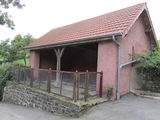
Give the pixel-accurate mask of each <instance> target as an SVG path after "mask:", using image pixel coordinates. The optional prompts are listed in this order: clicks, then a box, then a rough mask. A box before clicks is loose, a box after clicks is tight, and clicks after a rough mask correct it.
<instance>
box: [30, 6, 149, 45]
mask: <svg viewBox="0 0 160 120" xmlns="http://www.w3.org/2000/svg"><path fill="white" fill-rule="evenodd" d="M145 8H146V3H141V4H138V5H134V6H131V7H128V8H124V9H121V10H118V11H115V12H111V13H108V14H104V15H102V16H98V17H94V18H91V19H87V20H84V21H80V22H78V23H74V24H70V25H67V26H63V27H59V28H56V29H53V30H51V31H49V32H48V33H47V34H45V35H43V36H42V37H40V38H39V39H37V40H36V41H34V42H33V43H31V44H30V45H29V46H27V48H33V47H38V46H45V45H50V44H55V43H60V42H67V41H72V40H78V39H82V38H88V37H94V36H101V35H107V34H114V33H120V32H121V33H123V34H126V33H127V32H128V30H129V29H130V27H131V26H132V25H133V24H134V22H135V21H136V20H137V18H138V17H139V15H140V14H141V13H142V11H143V10H144V9H145Z"/></svg>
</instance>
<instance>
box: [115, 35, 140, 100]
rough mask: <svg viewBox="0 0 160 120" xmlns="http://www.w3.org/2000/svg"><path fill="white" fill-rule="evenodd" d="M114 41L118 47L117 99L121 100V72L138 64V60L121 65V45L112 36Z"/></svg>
mask: <svg viewBox="0 0 160 120" xmlns="http://www.w3.org/2000/svg"><path fill="white" fill-rule="evenodd" d="M112 40H113V42H114V43H115V44H116V46H117V53H118V55H117V66H118V67H117V86H116V99H117V100H119V99H120V89H121V70H122V68H123V67H125V66H127V65H130V64H133V63H135V62H137V60H132V61H129V62H126V63H124V64H121V46H120V43H119V42H117V40H116V37H115V35H113V36H112Z"/></svg>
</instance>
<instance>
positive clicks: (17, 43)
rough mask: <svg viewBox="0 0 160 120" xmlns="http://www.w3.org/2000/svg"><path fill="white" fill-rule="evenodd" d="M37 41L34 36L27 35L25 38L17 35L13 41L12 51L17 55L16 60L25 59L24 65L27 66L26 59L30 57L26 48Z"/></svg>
mask: <svg viewBox="0 0 160 120" xmlns="http://www.w3.org/2000/svg"><path fill="white" fill-rule="evenodd" d="M34 40H35V39H34V38H33V37H32V35H30V34H27V35H25V36H24V37H22V36H21V35H17V36H16V37H15V38H14V39H13V40H12V41H11V51H12V52H13V53H15V54H14V55H16V59H23V60H24V63H25V65H26V58H27V57H28V54H29V52H28V50H26V49H24V47H25V46H27V45H28V44H29V43H31V42H33V41H34Z"/></svg>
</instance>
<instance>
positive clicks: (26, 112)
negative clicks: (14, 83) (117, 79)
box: [0, 95, 160, 120]
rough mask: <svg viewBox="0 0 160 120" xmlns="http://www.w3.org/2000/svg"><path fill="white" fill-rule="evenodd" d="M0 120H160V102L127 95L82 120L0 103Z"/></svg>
mask: <svg viewBox="0 0 160 120" xmlns="http://www.w3.org/2000/svg"><path fill="white" fill-rule="evenodd" d="M0 120H160V100H154V99H148V98H141V97H136V96H133V95H126V96H124V97H122V98H121V100H119V101H113V102H106V103H103V104H100V105H97V106H95V107H93V108H92V109H90V110H89V111H88V112H87V113H86V114H85V115H83V116H82V117H80V118H69V117H64V116H58V115H53V114H50V113H47V112H44V111H42V110H38V109H33V108H26V107H22V106H18V105H13V104H8V103H0Z"/></svg>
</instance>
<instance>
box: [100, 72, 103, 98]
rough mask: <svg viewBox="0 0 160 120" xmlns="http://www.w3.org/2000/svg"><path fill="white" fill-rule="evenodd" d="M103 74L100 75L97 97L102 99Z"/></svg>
mask: <svg viewBox="0 0 160 120" xmlns="http://www.w3.org/2000/svg"><path fill="white" fill-rule="evenodd" d="M102 84H103V72H102V71H101V73H100V82H99V97H102V91H103V86H102Z"/></svg>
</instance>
